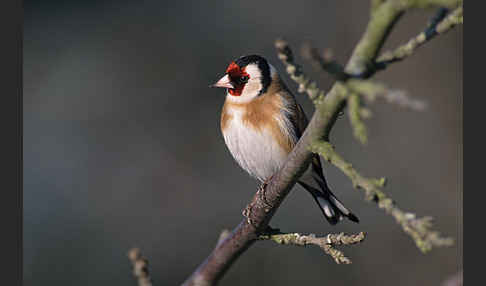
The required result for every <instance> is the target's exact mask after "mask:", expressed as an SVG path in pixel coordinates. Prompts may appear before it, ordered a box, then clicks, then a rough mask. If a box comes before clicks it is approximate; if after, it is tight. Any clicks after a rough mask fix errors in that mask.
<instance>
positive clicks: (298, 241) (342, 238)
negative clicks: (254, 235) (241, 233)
mask: <svg viewBox="0 0 486 286" xmlns="http://www.w3.org/2000/svg"><path fill="white" fill-rule="evenodd" d="M258 239H259V240H270V241H273V242H276V243H278V244H282V245H297V246H307V245H316V246H319V247H320V248H321V249H322V250H323V251H324V252H325V253H326V254H328V255H330V256H331V257H332V258H333V259H334V261H335V262H336V263H337V264H351V260H350V259H349V258H348V257H346V256H345V255H344V253H343V252H342V251H340V250H338V249H336V248H335V246H339V245H352V244H356V243H360V242H362V241H363V240H364V239H365V233H364V232H360V233H358V234H351V235H348V234H344V233H343V232H341V233H339V234H328V235H326V236H323V237H317V236H316V235H315V234H308V235H303V234H300V233H281V232H279V231H277V232H274V233H266V234H261V235H260V236H259V237H258Z"/></svg>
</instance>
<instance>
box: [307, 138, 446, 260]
mask: <svg viewBox="0 0 486 286" xmlns="http://www.w3.org/2000/svg"><path fill="white" fill-rule="evenodd" d="M311 148H312V151H314V152H316V153H318V154H319V155H321V156H322V157H324V159H326V160H327V161H328V162H329V163H331V164H333V165H334V166H336V167H337V168H338V169H339V170H341V171H342V172H343V173H344V174H345V175H346V176H348V177H349V178H350V179H351V182H352V184H353V187H354V188H356V189H363V190H364V191H365V198H366V200H367V201H375V202H376V203H377V204H378V207H379V208H380V209H383V210H384V211H385V212H386V213H387V214H389V215H391V216H393V217H394V218H395V221H396V222H397V223H398V224H400V225H401V226H402V228H403V230H404V231H405V232H406V233H407V234H409V235H410V236H411V237H412V238H413V240H414V242H415V244H416V245H417V247H418V248H419V249H420V250H421V251H422V252H427V251H429V250H431V249H432V247H434V246H435V247H440V246H450V245H452V244H453V242H454V241H453V239H452V238H447V237H446V238H444V237H441V236H440V233H439V232H437V231H433V230H431V227H432V218H431V217H422V218H416V216H415V214H413V213H409V212H405V211H403V210H401V209H400V208H399V207H398V206H397V205H396V203H395V202H394V201H393V200H392V199H391V198H390V197H389V196H387V195H386V194H385V193H384V192H383V191H382V190H381V188H382V187H384V186H385V181H386V180H385V178H381V179H374V178H366V177H363V176H362V175H361V174H360V173H359V172H358V171H357V170H356V169H355V168H354V167H353V166H352V165H351V164H350V163H348V162H346V161H345V160H344V159H343V158H342V157H341V156H340V155H339V154H338V153H337V152H336V151H335V150H334V146H332V145H331V144H330V143H329V142H316V143H314V144H312V146H311Z"/></svg>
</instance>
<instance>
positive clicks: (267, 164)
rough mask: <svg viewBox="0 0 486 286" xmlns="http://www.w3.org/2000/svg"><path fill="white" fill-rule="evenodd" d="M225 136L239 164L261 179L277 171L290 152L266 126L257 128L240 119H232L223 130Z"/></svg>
mask: <svg viewBox="0 0 486 286" xmlns="http://www.w3.org/2000/svg"><path fill="white" fill-rule="evenodd" d="M223 136H224V140H225V142H226V145H227V146H228V149H229V151H230V152H231V155H233V157H234V158H235V160H236V161H237V162H238V164H239V165H240V166H241V167H242V168H243V169H245V170H246V171H247V172H248V173H250V175H252V176H253V177H255V178H257V179H258V180H260V181H264V180H266V179H268V178H269V177H270V176H272V175H273V174H274V173H275V172H277V171H278V170H279V168H280V167H281V166H282V165H283V164H284V162H285V159H286V158H287V156H288V152H287V151H286V150H285V149H284V148H282V147H281V146H280V145H279V144H278V142H277V140H275V139H274V138H273V137H272V134H271V132H270V130H268V129H266V128H262V129H261V130H257V129H254V128H252V127H249V126H246V125H245V124H243V123H242V122H241V121H240V120H232V122H230V123H229V124H228V126H227V127H226V128H225V130H224V131H223Z"/></svg>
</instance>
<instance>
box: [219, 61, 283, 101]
mask: <svg viewBox="0 0 486 286" xmlns="http://www.w3.org/2000/svg"><path fill="white" fill-rule="evenodd" d="M274 73H275V68H274V67H273V66H271V65H270V64H269V63H268V62H267V60H266V59H265V58H263V57H261V56H258V55H249V56H243V57H241V58H239V59H237V60H235V61H233V62H231V63H230V64H229V66H228V67H227V68H226V72H225V74H224V76H223V77H222V78H221V79H219V80H218V81H217V82H216V83H215V84H213V85H212V87H222V88H226V89H227V91H228V95H229V96H230V97H231V98H232V99H233V100H235V101H238V102H246V101H250V100H252V99H253V98H255V97H257V96H260V95H262V94H264V93H265V92H266V91H267V89H268V87H269V86H270V84H271V83H272V76H273V74H274Z"/></svg>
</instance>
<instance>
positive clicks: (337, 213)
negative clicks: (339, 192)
mask: <svg viewBox="0 0 486 286" xmlns="http://www.w3.org/2000/svg"><path fill="white" fill-rule="evenodd" d="M313 179H314V181H315V182H317V183H318V184H319V187H320V190H319V189H317V188H314V187H312V186H310V185H308V184H306V183H304V182H302V181H299V184H300V185H301V186H302V187H304V189H306V190H307V191H308V192H309V193H310V194H311V195H312V197H313V198H314V200H315V201H316V203H317V205H318V206H319V208H320V209H321V211H322V213H323V214H324V217H325V218H326V219H327V221H329V223H330V224H332V225H335V224H336V223H338V222H339V221H341V220H342V219H343V218H344V217H347V218H348V219H349V220H351V221H354V222H356V223H359V219H358V217H356V216H355V215H354V214H353V213H351V212H350V211H349V210H348V209H347V208H346V207H345V206H344V205H343V204H342V203H341V202H340V201H339V200H338V199H337V198H336V196H335V195H334V194H333V193H332V192H331V190H330V189H329V188H328V187H327V185H326V183H325V182H322V181H321V180H320V179H319V178H316V177H313Z"/></svg>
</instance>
